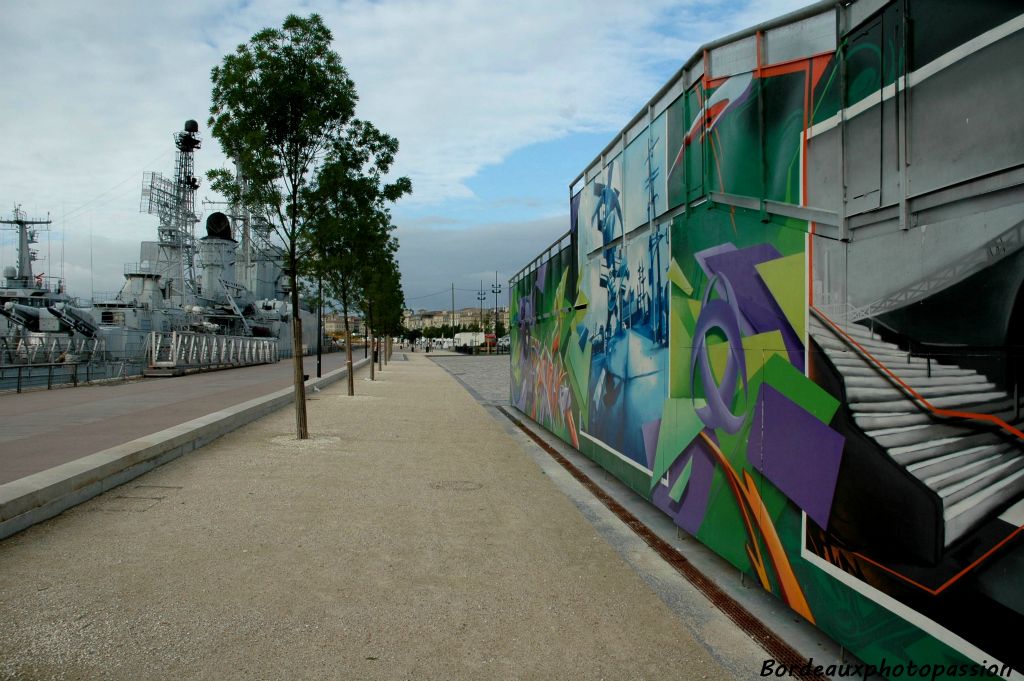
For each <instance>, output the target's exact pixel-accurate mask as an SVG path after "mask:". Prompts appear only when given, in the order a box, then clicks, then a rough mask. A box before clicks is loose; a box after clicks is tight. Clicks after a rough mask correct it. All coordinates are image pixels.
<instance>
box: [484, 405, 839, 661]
mask: <svg viewBox="0 0 1024 681" xmlns="http://www.w3.org/2000/svg"><path fill="white" fill-rule="evenodd" d="M498 410H499V411H501V413H502V414H504V415H505V416H506V417H507V418H508V420H509V421H511V422H512V423H514V424H516V426H517V427H518V428H519V429H520V430H521V431H523V432H524V433H526V435H527V436H529V438H530V439H531V440H533V441H534V442H535V443H537V446H538V447H540V448H541V449H543V450H544V451H545V452H547V453H548V454H549V455H550V456H551V458H552V459H554V460H555V461H557V462H558V463H559V464H560V465H561V466H562V468H564V469H565V470H567V471H568V472H569V474H570V475H572V477H574V478H576V480H577V481H579V483H580V484H581V485H583V486H584V487H586V488H587V489H588V490H590V493H591V494H593V495H594V496H595V497H597V498H598V499H599V500H600V501H601V503H603V504H604V505H605V506H606V507H608V510H610V511H611V512H612V513H614V514H615V515H616V516H618V518H619V520H621V521H622V522H624V523H625V524H626V525H627V526H628V527H629V528H630V529H631V530H633V531H634V532H636V534H637V535H638V536H639V537H640V538H641V539H643V540H644V542H645V543H646V544H647V545H648V546H650V547H651V548H652V549H654V550H655V552H657V554H658V555H659V556H661V557H662V558H663V559H664V560H665V561H666V562H667V563H668V564H669V565H671V566H672V567H673V568H675V569H676V571H677V572H678V573H679V574H681V575H682V576H683V577H684V578H686V580H687V581H688V582H690V583H691V584H693V585H694V586H695V587H696V588H697V590H698V591H700V592H701V593H702V594H704V596H705V597H706V598H707V599H708V600H709V601H711V602H712V603H713V604H714V605H715V607H716V608H718V609H719V610H721V611H722V612H723V613H725V615H726V617H728V618H729V619H730V620H731V621H732V622H733V624H735V625H736V626H738V627H739V628H740V629H741V630H742V631H743V632H744V633H746V634H747V635H748V636H750V638H752V639H754V640H755V641H756V642H757V643H758V644H759V645H760V646H761V647H762V648H764V649H765V652H767V653H768V654H769V655H771V656H772V657H773V658H774V659H775V660H777V661H778V662H780V663H781V664H783V665H785V666H786V667H787V668H788V671H789V674H790V676H791V677H793V678H798V679H815V680H820V679H826V678H827V677H825V676H822V675H819V674H814V673H813V672H812V673H811V674H803V673H802V668H803V667H804V665H805V664H806V663H807V658H805V657H803V656H801V655H800V653H798V652H797V651H796V650H795V649H794V648H792V647H791V646H790V645H789V644H788V643H786V642H785V641H783V640H782V639H780V638H779V637H778V636H776V635H775V632H773V631H772V630H771V629H770V628H768V627H767V626H766V625H765V624H764V622H762V621H761V620H759V619H757V618H756V617H755V616H754V615H753V614H751V612H750V611H749V610H747V609H746V608H744V607H743V606H742V605H740V604H739V603H738V602H737V601H736V600H735V599H733V597H732V596H730V595H729V594H727V593H725V592H724V591H722V589H721V587H719V586H718V585H717V584H715V583H714V582H713V581H712V580H711V579H709V578H708V576H707V575H705V574H704V573H703V572H701V571H700V570H698V569H697V568H696V567H695V566H694V565H693V563H691V562H690V561H688V560H686V558H685V557H684V556H683V555H682V554H681V553H679V552H678V551H676V550H675V548H673V547H672V545H671V544H669V543H668V542H667V541H665V540H664V539H662V538H661V537H659V536H658V535H656V534H654V532H652V531H651V529H650V528H649V527H647V526H646V525H644V524H643V522H641V521H640V519H639V518H637V517H636V516H635V515H633V514H632V513H630V512H629V511H628V510H626V508H625V507H624V506H623V505H622V504H620V503H619V502H617V501H615V499H613V498H612V497H611V496H610V495H609V494H608V493H607V492H605V491H604V490H603V489H601V488H600V487H599V486H598V485H597V483H595V482H594V481H593V480H591V479H590V478H589V477H587V475H586V474H585V473H584V472H583V471H581V470H580V469H578V468H577V467H576V466H574V465H573V464H572V462H570V461H569V460H568V459H566V458H565V457H564V456H562V455H561V454H560V453H559V452H558V450H557V449H555V448H554V447H552V446H551V445H549V444H548V443H547V442H545V441H544V440H543V439H541V437H540V436H539V435H537V434H536V433H535V432H534V431H533V430H531V429H530V428H529V426H527V425H526V424H524V423H523V422H522V421H521V420H519V419H518V418H516V417H515V416H514V415H513V414H512V413H511V412H510V411H508V410H507V409H505V408H504V407H498Z"/></svg>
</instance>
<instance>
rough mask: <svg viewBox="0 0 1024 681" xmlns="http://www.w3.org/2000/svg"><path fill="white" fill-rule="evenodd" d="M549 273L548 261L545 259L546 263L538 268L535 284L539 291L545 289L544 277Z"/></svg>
mask: <svg viewBox="0 0 1024 681" xmlns="http://www.w3.org/2000/svg"><path fill="white" fill-rule="evenodd" d="M547 273H548V261H547V260H545V261H544V264H543V265H541V266H540V267H538V268H537V279H536V281H534V285H535V286H536V287H537V290H539V291H543V290H544V278H545V277H546V276H547Z"/></svg>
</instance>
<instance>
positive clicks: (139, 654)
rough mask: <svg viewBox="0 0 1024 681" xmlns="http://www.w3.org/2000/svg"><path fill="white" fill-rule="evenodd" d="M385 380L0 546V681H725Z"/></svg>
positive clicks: (617, 574) (439, 412)
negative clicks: (296, 430) (302, 436)
mask: <svg viewBox="0 0 1024 681" xmlns="http://www.w3.org/2000/svg"><path fill="white" fill-rule="evenodd" d="M407 358H408V359H407V361H396V362H393V363H391V364H390V365H389V366H387V367H386V368H385V369H384V371H383V373H382V374H381V375H379V378H380V380H378V381H376V382H372V383H371V382H369V381H368V380H365V376H366V373H365V372H361V373H360V374H359V375H358V376H357V380H356V391H357V395H356V397H354V398H349V397H347V396H346V395H344V392H343V391H344V389H345V383H344V382H340V383H337V384H335V385H334V386H332V387H331V388H329V389H327V390H324V391H322V392H320V393H318V394H316V395H314V396H313V399H312V400H311V401H310V403H309V406H310V429H311V431H312V432H313V434H314V436H313V438H312V439H311V440H310V441H308V442H304V443H297V442H295V441H294V440H292V438H291V435H290V427H291V424H292V422H293V415H292V413H291V411H290V410H288V409H285V410H282V411H280V412H278V413H276V414H273V415H270V416H268V417H266V418H264V419H262V420H260V421H257V422H255V423H253V424H251V425H250V426H247V427H245V428H243V429H241V430H238V431H235V432H233V433H230V434H228V435H226V436H225V437H223V438H221V439H220V440H218V441H216V442H214V443H212V444H210V445H208V446H206V447H204V448H203V449H201V450H199V451H197V452H195V453H192V454H189V455H187V456H185V457H182V458H181V459H178V460H176V461H174V462H172V463H170V464H168V465H166V466H163V467H162V468H159V469H157V470H155V471H153V472H151V473H149V474H147V475H145V476H143V477H140V478H138V479H136V480H134V481H133V482H131V483H128V484H127V485H125V486H123V487H120V488H117V489H115V490H112V491H111V492H109V493H107V494H105V495H103V496H100V497H97V498H96V499H93V500H92V501H90V502H87V503H85V504H82V505H81V506H78V507H76V508H74V509H72V510H70V511H68V512H66V513H64V514H62V515H61V516H58V517H57V518H54V519H53V520H50V521H48V522H45V523H42V524H41V525H37V526H35V527H33V528H31V529H29V530H27V531H25V532H23V533H21V534H19V535H16V536H14V537H12V538H10V539H8V540H6V541H3V542H0V679H19V680H22V679H544V680H548V679H602V678H603V679H614V680H616V681H618V680H625V679H680V678H686V679H702V678H708V679H719V678H725V677H728V676H730V674H729V673H728V672H727V671H726V670H725V669H724V668H723V667H721V666H720V665H719V664H718V663H717V662H716V661H715V660H714V659H712V658H711V656H710V655H709V654H708V652H707V650H706V649H705V648H704V647H703V646H702V645H701V644H700V643H699V642H697V641H696V640H695V639H694V636H693V634H692V633H691V632H690V631H689V630H688V629H687V628H686V627H684V626H683V625H682V624H681V622H680V620H679V619H678V618H677V617H676V616H675V615H674V614H673V612H672V611H671V610H670V609H669V608H668V607H667V606H666V605H665V604H664V603H663V602H662V600H660V599H659V598H658V596H657V595H655V593H654V592H653V591H652V590H651V588H650V587H649V586H648V585H647V584H646V583H645V582H644V581H643V580H642V579H641V578H640V577H639V576H638V575H637V573H636V572H635V571H634V570H633V569H632V568H631V567H630V566H629V565H628V564H627V563H626V562H625V561H623V559H622V558H621V557H620V556H619V555H618V554H617V553H616V551H615V550H614V549H613V548H612V547H611V546H610V545H609V544H608V543H607V542H606V541H604V539H603V538H602V537H601V536H600V535H599V533H598V532H597V530H595V527H594V526H593V525H592V524H591V523H589V522H588V521H587V520H586V519H585V518H584V516H583V514H581V512H580V511H579V510H578V508H577V507H576V506H575V505H574V504H573V503H572V501H570V500H569V499H568V498H567V497H566V496H565V495H564V494H563V493H562V492H560V491H559V490H558V489H557V488H556V487H555V486H554V485H553V484H552V482H551V480H550V479H549V478H548V477H547V476H546V475H545V474H544V473H543V472H542V471H541V469H540V468H539V467H538V465H537V463H535V462H534V461H533V460H532V459H531V458H530V457H528V456H524V454H523V451H522V449H521V445H520V444H519V443H517V442H516V441H515V440H513V438H512V437H511V436H510V435H509V434H508V433H507V432H506V431H505V430H503V428H502V427H501V426H500V425H499V423H498V422H497V421H495V420H494V419H493V418H491V417H490V415H488V414H487V413H486V411H485V410H484V407H482V406H480V405H479V404H477V403H476V401H475V400H474V399H473V397H472V396H471V395H469V394H468V393H467V392H466V391H465V390H463V388H462V387H461V386H460V385H459V384H458V383H457V382H456V381H455V380H454V379H453V378H452V377H451V376H449V375H447V374H446V373H445V372H444V371H443V370H442V369H441V368H440V367H438V366H436V365H435V364H434V363H433V362H431V361H430V360H429V359H427V357H426V356H425V355H423V354H420V353H410V354H408V355H407ZM492 359H493V358H492ZM450 361H455V360H450ZM502 361H507V358H505V359H504V360H502ZM465 366H467V367H469V366H470V365H468V364H467V365H465ZM481 443H487V446H486V447H481Z"/></svg>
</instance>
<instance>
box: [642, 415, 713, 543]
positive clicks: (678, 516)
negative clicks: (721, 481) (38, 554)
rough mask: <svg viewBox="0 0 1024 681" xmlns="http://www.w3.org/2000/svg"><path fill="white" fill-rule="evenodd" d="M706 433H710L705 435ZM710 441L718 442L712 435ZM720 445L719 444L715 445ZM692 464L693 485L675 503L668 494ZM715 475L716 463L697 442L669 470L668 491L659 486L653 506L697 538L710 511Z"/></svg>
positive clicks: (653, 498) (664, 487)
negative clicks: (712, 484) (709, 502)
mask: <svg viewBox="0 0 1024 681" xmlns="http://www.w3.org/2000/svg"><path fill="white" fill-rule="evenodd" d="M705 432H707V431H705ZM711 438H712V439H713V440H714V439H716V438H715V436H714V435H713V434H712V435H711ZM716 444H717V443H716ZM690 460H692V461H693V467H692V468H691V469H690V481H689V482H688V483H687V484H686V491H685V492H683V496H682V497H681V498H680V499H679V501H672V497H670V496H669V491H670V490H671V489H672V485H674V484H675V483H676V480H678V479H679V475H680V473H682V472H683V468H685V467H686V462H687V461H690ZM714 474H715V462H714V460H713V459H712V458H711V455H710V454H708V451H707V449H706V448H705V447H704V446H703V445H701V444H700V439H699V438H698V439H695V440H694V441H693V442H691V443H690V445H689V446H687V448H686V449H684V450H683V453H682V455H681V456H680V457H679V458H678V459H676V461H675V463H673V464H672V466H671V467H670V468H669V469H668V487H666V486H665V485H662V484H660V483H659V484H658V485H657V486H656V487H655V488H654V491H653V492H652V493H651V501H652V502H653V503H654V505H655V506H656V507H658V508H660V509H661V510H662V511H664V512H665V513H667V514H668V515H669V516H670V517H671V518H672V520H673V522H675V524H676V525H678V526H679V527H681V528H683V529H684V530H686V531H687V532H689V533H690V534H697V531H698V530H700V526H701V523H703V522H704V516H705V514H706V513H707V510H708V499H709V498H710V496H711V481H712V479H713V477H714Z"/></svg>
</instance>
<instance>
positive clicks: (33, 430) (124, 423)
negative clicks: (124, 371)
mask: <svg viewBox="0 0 1024 681" xmlns="http://www.w3.org/2000/svg"><path fill="white" fill-rule="evenodd" d="M357 359H362V353H361V352H356V353H355V355H354V356H353V361H355V360H357ZM344 365H345V354H344V353H342V352H337V353H330V354H327V355H324V357H323V373H325V374H326V373H327V372H329V371H333V370H334V369H338V368H341V367H343V366H344ZM303 366H304V368H305V372H306V373H307V374H310V375H315V374H316V357H315V356H307V357H305V358H304V359H303ZM291 384H292V361H291V359H286V360H282V361H281V362H278V363H276V364H265V365H260V366H253V367H244V368H239V369H227V370H224V371H213V372H209V373H200V374H191V375H188V376H179V377H175V378H151V379H143V380H136V381H130V382H128V383H121V384H106V385H86V386H80V387H78V388H61V389H58V390H37V391H30V392H25V393H21V394H20V395H19V394H15V393H8V394H6V395H2V396H0V484H3V483H7V482H11V481H13V480H17V479H19V478H23V477H25V476H26V475H31V474H33V473H38V472H40V471H44V470H47V469H49V468H53V467H54V466H59V465H61V464H64V463H68V462H69V461H74V460H75V459H79V458H81V457H83V456H88V455H89V454H94V453H96V452H99V451H102V450H104V449H108V448H110V447H114V446H116V445H119V444H122V443H124V442H129V441H131V440H134V439H136V438H140V437H144V436H146V435H149V434H151V433H156V432H159V431H161V430H164V429H166V428H171V427H173V426H176V425H178V424H181V423H185V422H186V421H191V420H192V419H195V418H199V417H201V416H205V415H206V414H209V413H212V412H215V411H219V410H221V409H225V408H228V407H232V406H235V405H238V404H241V403H243V402H247V401H248V400H252V399H255V398H257V397H262V396H264V395H268V394H270V393H272V392H275V391H277V390H281V389H282V388H287V387H288V386H290V385H291Z"/></svg>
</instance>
